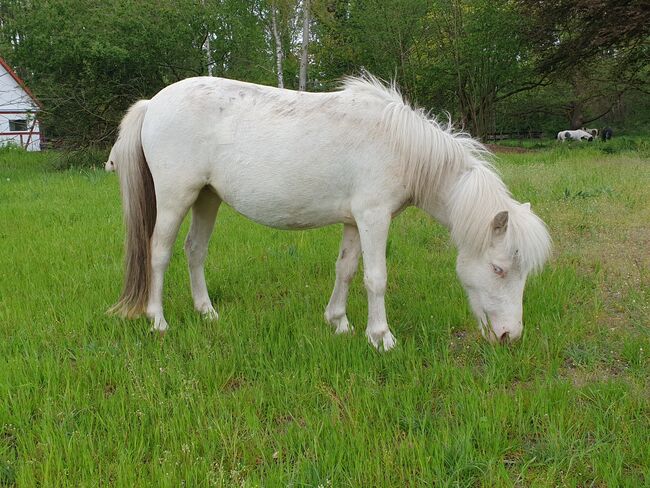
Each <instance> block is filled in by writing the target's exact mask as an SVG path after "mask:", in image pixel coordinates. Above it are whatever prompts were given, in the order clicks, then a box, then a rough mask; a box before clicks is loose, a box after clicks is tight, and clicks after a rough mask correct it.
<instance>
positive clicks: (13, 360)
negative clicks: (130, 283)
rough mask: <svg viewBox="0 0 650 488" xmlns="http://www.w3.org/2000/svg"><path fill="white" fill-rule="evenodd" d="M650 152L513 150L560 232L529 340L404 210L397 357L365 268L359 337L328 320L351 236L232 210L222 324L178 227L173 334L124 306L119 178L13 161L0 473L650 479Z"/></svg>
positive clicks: (260, 481) (295, 481) (3, 177)
mask: <svg viewBox="0 0 650 488" xmlns="http://www.w3.org/2000/svg"><path fill="white" fill-rule="evenodd" d="M617 144H618V145H617ZM649 152H650V151H648V144H647V143H644V142H643V141H641V142H639V141H637V142H635V143H634V144H631V143H629V144H628V143H626V142H624V141H623V142H620V143H617V142H616V141H613V143H612V144H610V145H609V146H605V145H604V144H602V143H597V144H592V145H582V146H579V145H577V144H566V145H563V146H559V145H557V144H548V145H546V146H545V147H543V148H540V149H537V150H526V151H523V152H521V153H507V154H500V155H499V158H498V159H497V166H498V167H499V169H500V171H501V172H502V174H503V177H504V179H505V181H506V182H507V184H508V185H509V187H510V189H511V190H512V192H513V194H514V196H515V197H516V198H517V199H519V200H521V201H531V202H532V206H533V209H534V210H536V211H537V213H538V214H539V215H540V216H541V217H542V218H543V219H544V220H545V221H546V222H547V224H548V226H549V228H550V231H551V234H552V236H553V238H554V243H555V247H554V254H553V258H552V260H551V262H550V263H549V265H548V266H547V267H546V269H545V271H544V272H543V273H542V274H541V275H539V276H536V277H534V278H533V279H531V280H529V283H528V286H527V291H526V296H525V303H524V321H525V324H526V326H525V331H524V337H523V340H522V341H520V342H519V343H517V344H515V345H513V346H510V347H495V346H491V345H489V344H488V343H486V342H485V341H483V340H481V339H479V333H478V331H477V328H476V326H475V324H474V320H473V318H472V317H471V316H470V312H469V309H468V306H467V303H466V300H465V297H464V295H463V291H462V288H461V286H460V285H459V283H458V281H457V279H456V277H455V272H454V261H455V250H454V248H453V246H452V245H451V243H450V241H449V238H448V233H447V231H446V230H445V229H444V228H442V227H440V226H439V225H437V224H435V223H434V222H432V221H430V220H429V219H428V218H427V217H426V216H425V215H424V214H423V213H421V212H419V211H417V210H414V209H412V210H408V211H406V212H405V213H404V214H403V215H401V216H400V217H399V218H398V219H396V221H395V222H394V224H393V226H392V229H391V234H390V242H389V250H388V263H389V264H388V266H389V287H388V295H387V310H388V314H389V320H390V322H391V328H392V330H393V332H394V333H395V335H396V337H397V339H398V346H397V348H396V349H395V350H394V351H391V352H390V353H387V354H380V353H378V352H376V351H375V350H374V349H373V348H372V347H371V346H369V345H368V343H367V342H366V339H365V336H364V334H363V330H364V328H365V314H366V303H365V292H364V290H363V286H362V285H363V284H362V280H361V277H360V275H359V276H357V279H356V280H355V283H354V285H353V289H352V292H351V296H350V303H349V313H348V316H349V317H350V320H351V322H352V323H353V324H354V325H356V332H355V334H353V335H351V336H344V337H342V336H335V335H334V334H333V333H332V330H331V329H330V328H329V326H327V325H326V324H325V322H324V320H323V318H322V314H323V310H324V307H325V305H326V304H327V300H328V298H329V293H330V292H331V287H332V284H333V279H334V260H335V257H336V254H337V250H338V241H339V234H340V229H339V228H338V227H331V228H325V229H320V230H314V231H306V232H282V231H274V230H270V229H266V228H263V227H260V226H258V225H256V224H253V223H251V222H249V221H247V220H245V219H244V218H242V217H240V216H238V215H237V214H235V213H234V212H233V211H231V210H230V209H227V208H222V211H221V212H220V215H219V217H218V223H217V230H216V232H215V235H214V236H213V240H212V243H211V247H210V254H209V257H208V264H207V270H206V275H207V281H208V286H209V289H210V293H211V295H212V297H213V299H214V301H215V303H216V304H217V307H218V309H219V312H220V315H221V318H220V320H219V321H218V322H216V323H210V322H205V321H202V320H201V319H200V318H199V317H197V316H196V315H195V313H194V312H193V307H192V302H191V296H190V290H189V282H188V277H187V269H186V265H185V260H184V255H183V252H182V247H181V244H182V241H181V239H179V240H178V242H177V245H176V248H175V252H174V257H173V259H172V263H171V266H170V270H169V271H168V274H167V283H166V285H167V286H166V291H165V305H166V316H167V319H168V321H169V323H170V326H171V330H170V332H169V333H168V334H167V336H166V337H165V338H164V339H159V338H157V337H153V336H150V335H149V334H148V329H149V326H148V324H147V322H146V321H145V320H136V321H123V320H120V319H116V318H113V317H109V316H107V315H106V314H105V310H106V309H107V308H108V306H109V305H111V304H112V303H113V302H114V300H115V299H116V298H117V296H118V294H119V290H120V287H121V279H122V272H121V270H122V263H121V254H122V240H123V234H122V223H121V210H120V202H119V190H118V185H117V180H116V177H115V175H114V174H107V173H104V172H103V171H100V170H94V169H69V170H63V171H61V170H56V171H55V170H54V169H52V168H53V166H54V165H55V164H54V163H53V160H55V159H56V158H57V157H56V156H55V155H53V154H51V153H50V154H48V153H44V154H36V155H27V154H25V153H21V152H17V151H15V150H13V151H8V150H5V151H2V152H0V486H19V487H32V486H74V487H78V486H88V487H95V486H129V487H132V486H162V487H166V486H247V487H248V486H295V487H302V486H314V487H316V486H332V487H342V486H352V487H375V486H377V487H378V486H399V487H403V486H426V485H436V486H486V487H494V486H513V485H514V486H629V487H639V486H650V380H649V378H650V361H649V360H648V351H650V329H649V327H648V325H649V322H650V308H649V307H650V154H649ZM186 229H187V222H186V223H185V224H184V229H183V233H184V232H185V231H186Z"/></svg>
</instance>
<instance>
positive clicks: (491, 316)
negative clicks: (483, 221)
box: [456, 203, 550, 343]
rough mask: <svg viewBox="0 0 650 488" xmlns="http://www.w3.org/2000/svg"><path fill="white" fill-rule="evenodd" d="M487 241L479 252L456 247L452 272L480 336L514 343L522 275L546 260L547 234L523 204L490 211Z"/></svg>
mask: <svg viewBox="0 0 650 488" xmlns="http://www.w3.org/2000/svg"><path fill="white" fill-rule="evenodd" d="M489 240H490V242H489V245H488V246H486V248H485V250H484V251H483V252H482V253H480V254H476V253H475V252H471V251H469V250H467V249H463V248H462V247H461V248H459V253H458V260H457V263H456V271H457V273H458V277H459V278H460V281H461V283H462V284H463V286H464V288H465V291H466V292H467V296H468V298H469V303H470V306H471V309H472V312H473V313H474V315H475V316H476V318H477V320H478V323H479V328H480V330H481V334H482V335H483V337H485V338H486V339H487V340H488V341H490V342H492V343H496V342H508V341H514V340H517V339H519V337H520V336H521V334H522V332H523V322H522V315H523V305H522V301H523V294H524V286H525V284H526V278H527V276H528V274H529V272H530V271H531V270H533V269H535V268H539V267H541V265H542V264H543V262H544V261H545V260H546V258H547V256H548V253H549V250H550V237H549V236H548V232H547V231H546V227H545V226H544V224H543V223H542V221H541V220H540V219H539V218H538V217H537V216H535V215H534V214H533V213H532V212H531V211H530V204H528V203H525V204H523V205H519V206H518V207H517V208H515V209H512V210H511V211H510V212H508V211H502V212H499V213H498V214H496V216H495V217H494V219H493V220H492V222H491V228H490V236H489ZM520 248H521V249H520Z"/></svg>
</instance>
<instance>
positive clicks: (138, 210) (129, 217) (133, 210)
mask: <svg viewBox="0 0 650 488" xmlns="http://www.w3.org/2000/svg"><path fill="white" fill-rule="evenodd" d="M148 103H149V102H148V100H140V101H139V102H137V103H135V104H133V105H132V106H131V108H130V109H129V111H128V112H127V113H126V115H125V116H124V118H123V119H122V122H121V123H120V132H119V136H118V138H117V141H116V142H115V145H114V146H113V149H112V151H111V155H112V156H113V158H114V164H115V168H116V170H117V174H118V176H119V179H120V189H121V191H122V206H123V211H124V226H125V228H126V236H125V244H124V287H123V288H122V295H121V296H120V298H119V300H118V301H117V303H116V304H115V305H113V306H112V307H111V308H110V309H109V313H115V314H119V315H121V316H123V317H129V318H130V317H136V316H138V315H140V314H142V313H143V312H145V311H146V307H147V300H148V297H149V287H150V280H151V253H150V240H151V235H152V233H153V228H154V225H155V223H156V193H155V189H154V185H153V178H152V177H151V172H150V171H149V166H148V165H147V160H146V159H145V156H144V151H143V149H142V138H141V131H142V122H143V120H144V116H145V114H146V113H147V106H148Z"/></svg>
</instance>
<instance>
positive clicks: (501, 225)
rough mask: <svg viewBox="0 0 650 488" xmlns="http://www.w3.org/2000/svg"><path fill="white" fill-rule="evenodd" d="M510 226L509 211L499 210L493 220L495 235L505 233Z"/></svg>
mask: <svg viewBox="0 0 650 488" xmlns="http://www.w3.org/2000/svg"><path fill="white" fill-rule="evenodd" d="M507 228H508V211H507V210H504V211H503V212H499V213H498V214H496V216H495V217H494V220H493V221H492V230H493V231H494V234H495V235H497V236H498V235H501V234H503V233H504V232H505V231H506V229H507Z"/></svg>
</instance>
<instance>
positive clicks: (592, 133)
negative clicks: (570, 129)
mask: <svg viewBox="0 0 650 488" xmlns="http://www.w3.org/2000/svg"><path fill="white" fill-rule="evenodd" d="M582 130H584V131H585V132H588V133H589V134H591V135H592V136H594V139H598V129H585V128H584V127H583V128H582Z"/></svg>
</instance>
